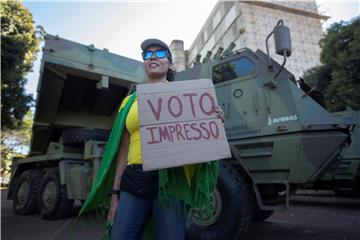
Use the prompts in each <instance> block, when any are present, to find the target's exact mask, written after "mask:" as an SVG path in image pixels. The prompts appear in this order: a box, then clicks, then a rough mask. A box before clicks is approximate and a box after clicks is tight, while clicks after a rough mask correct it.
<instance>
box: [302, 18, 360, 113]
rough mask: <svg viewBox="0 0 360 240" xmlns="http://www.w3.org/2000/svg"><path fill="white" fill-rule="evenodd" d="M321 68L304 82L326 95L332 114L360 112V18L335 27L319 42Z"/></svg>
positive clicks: (306, 75)
mask: <svg viewBox="0 0 360 240" xmlns="http://www.w3.org/2000/svg"><path fill="white" fill-rule="evenodd" d="M320 45H321V47H322V51H321V55H320V61H321V63H322V65H320V66H317V67H314V68H312V69H310V70H308V71H307V72H306V73H305V74H304V79H305V81H306V82H308V83H309V84H310V85H312V86H315V87H316V88H317V89H318V90H319V91H321V92H323V94H324V97H325V105H326V108H327V109H328V110H329V111H341V110H344V109H345V108H346V106H349V107H351V108H353V109H355V110H359V109H360V94H359V93H360V17H356V18H354V19H352V20H351V21H350V22H343V21H341V22H338V23H334V24H332V25H331V26H330V27H329V28H328V29H327V33H326V35H325V37H324V38H323V39H322V40H321V41H320Z"/></svg>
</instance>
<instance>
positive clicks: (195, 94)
mask: <svg viewBox="0 0 360 240" xmlns="http://www.w3.org/2000/svg"><path fill="white" fill-rule="evenodd" d="M183 96H184V97H189V101H190V106H191V112H192V114H193V116H194V117H196V114H195V105H194V101H193V98H192V97H193V96H197V93H185V94H183Z"/></svg>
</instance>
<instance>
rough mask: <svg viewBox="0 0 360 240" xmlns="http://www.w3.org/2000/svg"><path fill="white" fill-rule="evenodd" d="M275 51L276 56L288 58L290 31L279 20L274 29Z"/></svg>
mask: <svg viewBox="0 0 360 240" xmlns="http://www.w3.org/2000/svg"><path fill="white" fill-rule="evenodd" d="M274 41H275V51H276V53H277V54H279V55H281V56H284V54H285V55H286V56H287V57H289V56H290V55H291V38H290V29H289V28H288V27H287V26H285V25H284V22H283V20H280V21H279V22H278V24H277V25H276V26H275V27H274Z"/></svg>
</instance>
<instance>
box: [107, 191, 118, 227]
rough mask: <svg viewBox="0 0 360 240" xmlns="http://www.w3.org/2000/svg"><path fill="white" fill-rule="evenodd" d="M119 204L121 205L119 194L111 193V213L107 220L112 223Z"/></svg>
mask: <svg viewBox="0 0 360 240" xmlns="http://www.w3.org/2000/svg"><path fill="white" fill-rule="evenodd" d="M118 205H119V196H118V195H116V194H113V195H111V200H110V209H109V213H108V215H107V220H108V222H109V223H111V224H112V222H113V221H114V218H115V214H116V210H117V207H118Z"/></svg>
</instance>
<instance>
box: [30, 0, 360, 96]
mask: <svg viewBox="0 0 360 240" xmlns="http://www.w3.org/2000/svg"><path fill="white" fill-rule="evenodd" d="M216 2H217V0H133V1H129V0H128V1H122V0H117V1H116V0H110V1H109V0H107V1H99V0H98V1H94V0H86V1H83V0H77V1H69V0H62V1H59V0H57V1H49V0H48V1H29V0H28V1H26V0H25V1H23V4H24V6H25V7H26V8H28V9H29V10H30V12H31V13H32V15H33V19H34V21H35V25H41V26H43V27H44V28H45V31H46V32H47V33H49V34H52V35H59V36H60V37H62V38H65V39H68V40H72V41H75V42H78V43H82V44H85V45H89V44H94V45H95V47H96V48H99V49H102V48H107V49H108V50H109V51H110V52H112V53H115V54H119V55H123V56H126V57H129V58H133V59H136V60H140V61H141V55H140V52H141V50H140V44H141V42H142V41H143V40H144V39H147V38H159V39H161V40H163V41H164V42H166V43H168V44H170V42H171V41H172V40H174V39H180V40H183V41H184V47H185V49H188V48H190V46H191V44H192V42H193V41H194V40H195V38H196V36H197V34H198V32H199V31H200V30H201V27H202V26H203V24H204V23H205V22H206V20H207V18H208V16H209V14H210V12H211V11H212V9H213V8H214V7H215V5H216ZM316 3H317V5H318V6H319V12H320V13H321V14H323V15H326V16H329V17H330V19H329V20H327V21H326V22H325V23H324V24H323V29H324V30H325V29H326V28H327V27H328V26H329V25H330V24H331V23H333V22H337V21H340V20H344V21H348V20H350V19H351V18H353V17H355V16H358V15H359V14H360V5H359V1H355V0H345V1H340V0H337V1H330V0H327V1H326V0H316ZM40 60H41V52H40V53H39V54H38V59H37V61H36V62H35V63H34V67H33V71H32V72H30V73H29V74H27V76H26V78H27V79H28V83H27V85H26V91H27V92H28V93H31V94H33V95H34V98H35V97H36V89H37V83H38V78H39V68H40Z"/></svg>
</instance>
